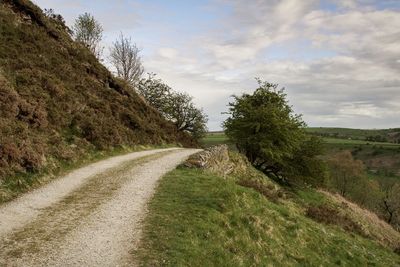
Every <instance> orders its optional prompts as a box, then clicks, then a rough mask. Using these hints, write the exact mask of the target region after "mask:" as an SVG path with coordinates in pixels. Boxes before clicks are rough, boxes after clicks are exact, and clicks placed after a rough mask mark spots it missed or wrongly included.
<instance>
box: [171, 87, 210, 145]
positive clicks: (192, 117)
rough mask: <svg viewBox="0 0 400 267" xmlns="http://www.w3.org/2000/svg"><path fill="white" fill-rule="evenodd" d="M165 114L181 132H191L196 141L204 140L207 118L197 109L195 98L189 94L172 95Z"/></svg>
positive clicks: (175, 93) (174, 93)
mask: <svg viewBox="0 0 400 267" xmlns="http://www.w3.org/2000/svg"><path fill="white" fill-rule="evenodd" d="M164 113H165V115H166V118H167V119H169V120H170V121H173V122H174V123H175V125H176V127H177V128H178V130H179V131H186V132H190V133H191V134H192V135H193V137H194V138H196V139H200V138H202V137H203V136H204V135H205V134H206V132H207V127H206V123H207V116H206V115H205V114H204V112H203V111H202V110H201V109H198V108H196V106H195V105H194V103H193V98H192V97H191V96H190V95H188V94H187V93H177V92H173V93H172V94H170V97H169V98H168V100H167V105H166V109H165V112H164Z"/></svg>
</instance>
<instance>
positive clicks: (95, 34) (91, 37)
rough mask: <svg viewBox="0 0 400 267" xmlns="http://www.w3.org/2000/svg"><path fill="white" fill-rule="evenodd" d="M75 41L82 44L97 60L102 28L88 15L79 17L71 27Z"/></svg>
mask: <svg viewBox="0 0 400 267" xmlns="http://www.w3.org/2000/svg"><path fill="white" fill-rule="evenodd" d="M73 33H74V37H75V40H76V41H77V42H80V43H82V44H84V45H85V46H86V47H87V48H88V49H89V50H90V51H91V52H92V53H93V54H94V55H95V56H96V57H97V58H100V57H101V53H102V47H101V46H100V41H101V39H102V38H103V27H102V26H101V24H100V23H99V22H98V21H97V20H96V19H95V18H94V17H93V16H92V15H90V14H89V13H84V14H82V15H79V16H78V18H77V19H76V20H75V24H74V26H73Z"/></svg>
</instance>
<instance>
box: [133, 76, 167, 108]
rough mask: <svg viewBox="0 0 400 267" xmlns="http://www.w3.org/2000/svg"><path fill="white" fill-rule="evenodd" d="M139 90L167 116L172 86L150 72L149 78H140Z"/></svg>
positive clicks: (153, 105)
mask: <svg viewBox="0 0 400 267" xmlns="http://www.w3.org/2000/svg"><path fill="white" fill-rule="evenodd" d="M137 90H138V92H139V94H140V95H142V96H143V97H144V98H145V99H146V101H147V102H148V103H149V104H150V105H151V106H152V107H154V108H155V109H157V110H158V111H159V112H161V113H162V115H163V116H166V114H165V110H166V109H167V101H166V100H167V99H169V98H170V95H171V93H172V88H171V87H169V86H168V85H167V84H165V83H164V82H163V81H162V80H161V79H156V75H155V74H154V73H149V74H148V77H147V78H143V79H141V80H140V82H139V85H138V87H137Z"/></svg>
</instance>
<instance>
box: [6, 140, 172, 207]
mask: <svg viewBox="0 0 400 267" xmlns="http://www.w3.org/2000/svg"><path fill="white" fill-rule="evenodd" d="M174 146H176V145H160V146H144V145H141V146H136V147H118V148H114V149H110V150H102V151H99V150H92V151H89V152H87V153H86V154H85V155H84V156H83V157H81V158H80V159H78V160H74V161H58V162H56V163H54V164H52V165H51V166H48V167H46V168H44V169H42V170H41V171H39V172H26V173H19V174H17V175H16V176H10V177H7V178H5V179H4V180H3V181H2V182H1V183H0V204H1V203H4V202H7V201H10V200H12V199H14V198H16V197H18V196H19V195H21V194H22V193H25V192H28V191H30V190H32V189H35V188H38V187H40V186H41V185H43V184H45V183H47V182H49V181H51V180H52V179H54V178H55V177H58V176H62V175H65V174H66V173H68V172H70V171H72V170H74V169H77V168H80V167H82V166H85V165H88V164H91V163H94V162H97V161H100V160H103V159H106V158H109V157H113V156H118V155H124V154H127V153H131V152H137V151H143V150H150V149H157V148H168V147H174Z"/></svg>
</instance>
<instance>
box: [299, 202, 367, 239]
mask: <svg viewBox="0 0 400 267" xmlns="http://www.w3.org/2000/svg"><path fill="white" fill-rule="evenodd" d="M306 216H307V217H309V218H311V219H313V220H314V221H316V222H319V223H324V224H333V225H337V226H339V227H341V228H343V229H344V230H346V231H348V232H353V233H357V234H359V235H361V236H366V233H365V232H364V231H363V229H362V227H361V226H360V225H359V224H358V223H356V222H354V221H353V220H352V219H350V218H349V217H348V216H345V215H342V214H340V213H339V211H338V210H337V209H335V208H331V207H328V206H326V205H319V206H310V207H308V208H307V210H306Z"/></svg>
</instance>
